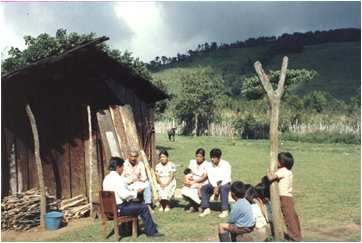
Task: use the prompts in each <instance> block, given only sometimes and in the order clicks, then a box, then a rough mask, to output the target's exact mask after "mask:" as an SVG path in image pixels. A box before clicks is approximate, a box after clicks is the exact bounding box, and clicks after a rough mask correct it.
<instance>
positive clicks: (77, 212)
mask: <svg viewBox="0 0 362 243" xmlns="http://www.w3.org/2000/svg"><path fill="white" fill-rule="evenodd" d="M46 198H47V203H46V204H47V212H50V211H60V212H63V213H64V221H65V222H69V221H70V220H72V219H78V218H81V217H86V216H88V215H89V212H90V204H89V202H88V199H87V197H86V196H84V195H78V196H75V197H73V198H70V199H63V200H60V199H56V197H55V196H50V195H48V194H47V195H46ZM39 224H40V191H39V190H37V189H31V190H28V191H26V192H23V193H20V194H17V195H11V196H7V197H4V198H3V200H2V202H1V228H2V230H29V229H30V228H33V227H36V226H38V225H39Z"/></svg>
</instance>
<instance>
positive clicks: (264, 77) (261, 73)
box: [254, 61, 274, 98]
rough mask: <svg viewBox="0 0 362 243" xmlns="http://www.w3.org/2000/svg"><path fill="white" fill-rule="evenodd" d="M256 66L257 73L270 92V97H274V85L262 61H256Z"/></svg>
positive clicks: (266, 89)
mask: <svg viewBox="0 0 362 243" xmlns="http://www.w3.org/2000/svg"><path fill="white" fill-rule="evenodd" d="M254 68H255V71H256V73H257V74H258V76H259V79H260V81H261V83H262V85H263V87H264V89H265V91H266V92H267V94H268V97H269V98H271V97H273V96H274V89H273V86H272V85H271V83H270V80H269V77H268V75H266V73H265V72H264V70H263V67H262V65H261V63H260V62H259V61H257V62H255V63H254Z"/></svg>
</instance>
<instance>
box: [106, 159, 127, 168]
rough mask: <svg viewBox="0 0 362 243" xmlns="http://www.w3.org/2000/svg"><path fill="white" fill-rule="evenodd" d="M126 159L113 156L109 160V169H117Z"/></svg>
mask: <svg viewBox="0 0 362 243" xmlns="http://www.w3.org/2000/svg"><path fill="white" fill-rule="evenodd" d="M123 163H124V160H123V159H122V158H120V157H112V158H111V159H110V160H109V167H108V168H109V170H110V171H115V170H116V169H117V167H121V166H123Z"/></svg>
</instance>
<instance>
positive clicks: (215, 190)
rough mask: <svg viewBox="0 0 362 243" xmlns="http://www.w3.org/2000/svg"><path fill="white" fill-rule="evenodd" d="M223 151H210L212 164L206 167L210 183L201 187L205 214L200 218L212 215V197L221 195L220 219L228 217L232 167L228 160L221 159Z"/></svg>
mask: <svg viewBox="0 0 362 243" xmlns="http://www.w3.org/2000/svg"><path fill="white" fill-rule="evenodd" d="M221 154H222V153H221V150H220V149H218V148H214V149H212V150H211V151H210V158H211V163H210V164H209V165H208V166H207V167H206V175H207V178H208V183H207V184H205V185H203V186H202V187H201V207H202V208H203V210H204V211H203V212H202V213H201V214H200V217H205V216H206V215H208V214H210V213H211V212H210V205H209V200H210V195H211V194H214V195H218V194H220V198H221V211H222V212H221V214H220V215H219V217H220V218H225V217H227V216H228V210H229V191H230V183H231V166H230V163H229V162H227V161H226V160H222V159H221Z"/></svg>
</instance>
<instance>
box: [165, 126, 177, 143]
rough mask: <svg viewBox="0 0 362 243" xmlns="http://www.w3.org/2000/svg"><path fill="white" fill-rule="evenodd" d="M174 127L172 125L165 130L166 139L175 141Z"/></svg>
mask: <svg viewBox="0 0 362 243" xmlns="http://www.w3.org/2000/svg"><path fill="white" fill-rule="evenodd" d="M176 129H177V128H176V127H173V128H171V129H168V130H167V135H168V140H170V141H173V142H175V135H176ZM171 138H172V140H171Z"/></svg>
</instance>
